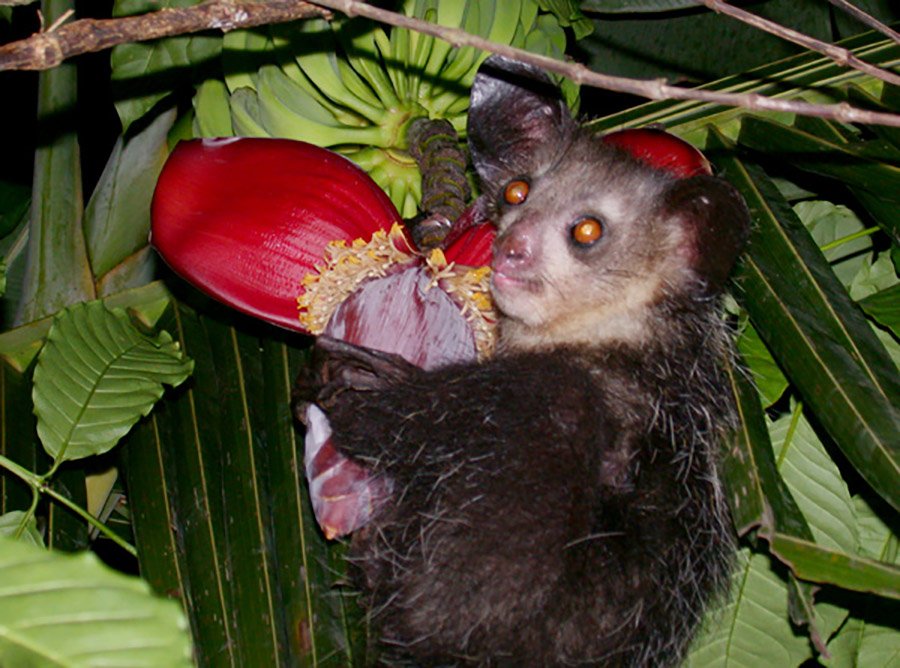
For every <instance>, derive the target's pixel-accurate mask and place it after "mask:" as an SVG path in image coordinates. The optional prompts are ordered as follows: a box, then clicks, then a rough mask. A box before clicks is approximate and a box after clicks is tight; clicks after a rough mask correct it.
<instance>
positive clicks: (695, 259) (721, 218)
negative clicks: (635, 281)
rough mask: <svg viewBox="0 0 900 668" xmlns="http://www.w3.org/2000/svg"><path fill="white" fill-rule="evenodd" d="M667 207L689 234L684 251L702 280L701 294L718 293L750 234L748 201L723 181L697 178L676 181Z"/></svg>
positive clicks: (705, 177) (703, 177) (700, 283)
mask: <svg viewBox="0 0 900 668" xmlns="http://www.w3.org/2000/svg"><path fill="white" fill-rule="evenodd" d="M665 207H666V209H667V211H668V213H669V215H671V216H673V217H676V218H678V219H679V221H680V223H681V224H682V225H683V226H684V229H685V230H686V231H687V235H686V238H685V241H684V242H683V243H684V246H683V247H682V248H681V251H682V254H683V256H684V257H685V258H687V261H688V265H689V266H690V268H691V269H692V270H693V271H694V272H695V273H696V275H697V278H698V279H700V281H699V282H698V287H699V289H700V291H701V293H702V294H703V295H705V296H711V295H714V294H716V293H718V292H719V291H720V290H721V289H722V287H723V286H724V285H725V281H726V280H727V279H728V274H729V273H731V269H732V267H733V266H734V263H735V261H736V260H737V258H738V256H739V255H740V254H741V251H743V249H744V246H745V244H746V243H747V237H748V236H749V234H750V214H749V212H748V211H747V205H746V204H745V203H744V199H743V198H742V197H741V196H740V194H739V193H738V192H737V190H735V189H734V187H733V186H732V185H731V184H729V183H728V182H726V181H723V180H722V179H719V178H715V177H713V176H694V177H692V178H688V179H679V180H677V181H674V182H673V184H672V186H671V188H670V189H669V191H668V193H666V196H665Z"/></svg>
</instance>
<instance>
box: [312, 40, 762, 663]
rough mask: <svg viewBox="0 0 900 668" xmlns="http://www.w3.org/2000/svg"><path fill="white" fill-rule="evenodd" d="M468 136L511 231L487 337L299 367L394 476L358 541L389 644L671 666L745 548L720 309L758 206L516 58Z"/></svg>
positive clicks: (342, 437) (348, 450) (495, 659)
mask: <svg viewBox="0 0 900 668" xmlns="http://www.w3.org/2000/svg"><path fill="white" fill-rule="evenodd" d="M468 133H469V146H470V149H471V153H472V160H473V163H474V165H475V168H476V170H477V171H478V175H479V177H480V180H481V188H482V193H483V195H482V199H481V200H480V203H479V206H484V207H485V211H486V213H487V214H488V215H489V216H490V217H491V218H492V219H493V220H494V221H495V222H496V225H497V228H498V235H497V239H496V242H495V246H494V260H493V264H492V270H493V272H492V294H493V299H494V302H495V305H496V307H497V308H498V310H499V312H500V314H501V320H500V324H499V328H500V329H499V337H500V338H499V346H498V348H499V349H498V352H497V354H496V355H495V356H494V357H493V358H491V359H489V360H487V361H484V362H481V363H471V364H463V365H455V366H448V367H445V368H440V369H436V370H431V371H424V370H421V369H418V368H416V367H414V366H412V365H408V364H404V363H402V361H398V360H397V359H395V358H393V357H392V356H388V355H384V354H379V353H377V352H374V351H367V350H364V349H360V348H355V347H353V346H349V345H347V344H343V343H341V342H338V341H334V340H327V339H323V340H320V342H319V343H318V345H317V350H316V354H315V360H316V362H315V364H314V365H313V367H312V368H311V369H309V370H307V371H306V372H305V373H303V374H301V378H300V379H299V380H298V390H297V396H298V400H299V401H300V402H301V403H302V402H307V401H314V402H316V403H318V404H319V405H320V406H321V407H322V408H323V409H324V410H325V411H326V413H327V415H328V419H329V421H330V424H331V428H332V433H333V436H332V438H333V442H334V444H335V446H336V447H337V448H338V450H339V451H340V452H341V453H342V454H344V455H346V456H349V457H351V458H353V459H355V460H357V461H359V462H361V463H362V464H364V465H365V466H366V467H367V468H368V469H369V470H370V471H371V472H372V473H373V474H374V475H377V476H385V477H386V478H388V479H389V480H390V482H391V485H392V489H393V496H392V498H391V500H390V501H389V502H388V503H387V504H386V506H385V507H384V508H382V509H381V510H380V511H379V513H378V515H377V516H376V517H375V518H374V519H373V520H372V522H371V523H370V524H369V525H368V526H366V527H365V528H364V529H363V530H361V531H359V532H357V533H356V534H355V535H354V537H353V539H352V544H351V549H350V558H351V559H352V561H353V562H354V564H355V565H356V567H357V568H358V572H359V583H360V585H361V587H362V588H363V589H364V590H365V595H366V599H365V600H366V603H367V606H368V608H369V610H370V612H371V616H372V622H373V625H374V628H375V630H376V631H377V633H378V635H379V637H380V639H381V641H382V643H383V646H384V647H385V648H386V649H385V653H384V655H383V656H384V657H385V659H384V660H385V661H388V662H390V661H395V660H396V661H397V662H401V661H409V662H412V663H417V664H420V665H428V666H432V665H498V666H499V665H504V666H505V665H509V666H568V665H572V666H578V665H601V666H665V665H674V664H677V663H678V662H679V661H680V660H681V659H682V658H683V656H684V653H685V651H686V648H687V645H688V644H689V642H690V641H691V639H692V638H693V635H694V632H695V631H696V627H697V625H698V622H699V620H700V618H701V616H702V614H703V613H704V611H705V608H706V605H707V603H708V602H709V600H710V599H711V597H713V596H715V595H716V594H717V593H720V592H721V591H722V589H723V587H725V585H726V581H727V579H728V575H729V563H730V556H731V552H732V549H733V544H732V537H731V531H730V527H729V521H728V517H727V509H726V504H725V500H724V498H723V492H722V489H721V485H720V482H719V477H718V473H717V451H718V450H719V448H720V446H721V441H722V438H723V436H724V434H725V433H726V432H727V430H728V429H729V428H730V427H731V426H732V422H733V407H732V401H731V393H730V391H729V390H728V389H727V388H726V385H725V383H724V381H723V376H722V372H721V365H722V360H723V358H724V357H725V356H726V355H727V354H728V336H727V332H726V328H725V326H724V325H723V322H722V319H721V316H720V313H719V308H718V307H719V293H720V291H721V289H722V286H723V283H724V282H725V280H726V278H727V275H728V272H729V271H730V269H731V266H732V264H733V262H734V260H735V257H736V256H737V255H738V253H739V252H740V249H741V247H742V245H743V242H744V239H745V237H746V233H747V213H746V209H745V207H744V205H743V203H742V201H741V200H740V197H739V196H738V195H737V194H736V193H735V192H734V191H733V189H732V188H731V187H730V186H728V185H727V184H726V183H724V182H722V181H720V180H718V179H716V178H713V177H708V176H698V177H692V178H686V179H678V178H675V177H674V176H672V175H671V174H669V173H667V172H665V171H662V170H658V169H654V168H651V167H649V166H647V165H645V164H643V163H641V162H639V161H638V160H636V159H634V158H633V157H632V156H631V155H629V154H627V153H626V152H624V151H622V150H621V149H617V148H613V147H610V146H607V145H605V144H604V143H602V142H601V141H600V140H599V139H598V138H596V137H594V136H592V135H591V134H590V133H588V132H587V131H585V130H583V129H581V128H579V127H578V126H577V124H576V123H575V122H574V121H573V120H572V119H571V117H570V114H569V112H568V110H567V108H566V107H565V105H564V104H563V103H562V102H561V101H560V99H559V96H558V92H557V90H556V89H555V88H554V87H553V86H552V85H551V84H550V83H549V81H548V80H547V79H546V77H544V76H543V75H542V74H540V73H537V72H536V71H534V70H533V69H531V68H528V67H526V66H522V65H517V64H515V63H512V62H510V61H506V60H503V59H498V58H491V59H489V60H488V61H487V63H486V65H485V66H484V67H483V68H482V70H481V72H480V73H479V75H478V77H477V79H476V81H475V84H474V87H473V92H472V104H471V109H470V115H469V129H468Z"/></svg>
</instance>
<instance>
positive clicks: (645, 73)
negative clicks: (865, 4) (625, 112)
mask: <svg viewBox="0 0 900 668" xmlns="http://www.w3.org/2000/svg"><path fill="white" fill-rule="evenodd" d="M657 4H658V1H654V2H653V3H652V4H648V5H647V11H652V10H654V5H657ZM679 4H680V5H681V6H683V3H679ZM692 4H696V3H692ZM582 7H583V8H584V9H586V10H593V9H594V7H593V6H590V5H584V4H583V5H582ZM671 8H672V9H676V8H679V7H678V6H675V5H673V6H672V7H671ZM666 9H668V8H666ZM753 11H754V13H758V14H760V15H762V16H764V17H766V18H768V19H771V20H773V21H775V22H776V23H780V24H782V25H787V26H790V27H792V28H795V29H798V30H801V31H802V32H804V33H806V34H807V35H811V36H813V37H817V38H819V39H823V40H828V41H830V40H831V36H832V35H831V23H830V16H829V14H830V12H829V8H828V6H827V5H826V4H825V3H817V2H804V3H798V2H797V1H796V0H768V1H767V2H762V3H754V6H753ZM615 13H616V14H617V15H616V16H604V15H603V14H601V15H599V16H597V17H596V18H595V17H592V18H595V20H594V32H593V33H592V34H591V35H590V36H588V37H587V38H586V39H583V40H582V41H581V42H579V43H578V47H579V51H584V52H586V53H587V56H588V62H587V64H588V65H589V66H590V67H592V69H595V70H597V71H600V72H606V73H608V74H617V75H621V76H632V77H639V78H656V77H660V76H665V77H669V78H672V79H676V80H685V79H686V80H688V81H695V82H696V81H698V80H699V81H709V80H711V79H715V78H718V77H722V76H727V75H730V74H736V73H744V72H746V71H747V70H749V69H751V68H753V67H758V66H760V65H763V64H765V63H770V62H773V61H776V60H779V59H782V58H787V57H788V56H791V55H794V54H796V53H798V52H799V51H800V48H799V47H797V46H795V45H793V44H791V43H789V42H786V41H785V40H782V39H780V38H778V37H775V36H773V35H769V34H767V33H764V32H762V31H760V30H758V29H757V28H754V27H751V26H748V25H746V24H744V23H741V22H740V21H736V20H735V19H732V18H730V17H728V16H724V15H719V14H716V13H714V12H710V11H708V10H705V9H699V10H697V11H686V12H680V13H677V14H668V13H662V14H654V15H650V16H646V15H641V14H638V13H634V14H632V15H627V14H624V13H623V12H622V8H621V7H620V8H619V9H618V10H617V11H615ZM736 44H740V45H741V47H742V48H739V49H738V48H735V45H736ZM779 69H780V70H783V69H784V68H783V67H781V68H779Z"/></svg>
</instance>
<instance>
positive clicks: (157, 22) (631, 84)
mask: <svg viewBox="0 0 900 668" xmlns="http://www.w3.org/2000/svg"><path fill="white" fill-rule="evenodd" d="M316 5H317V6H318V7H316ZM321 7H326V8H329V9H336V10H338V11H340V12H342V13H344V14H347V15H348V16H365V17H367V18H371V19H374V20H376V21H379V22H381V23H386V24H388V25H392V26H399V27H401V28H408V29H410V30H415V31H417V32H421V33H425V34H428V35H432V36H434V37H437V38H439V39H442V40H444V41H446V42H449V43H450V44H452V45H453V46H457V47H458V46H472V47H475V48H477V49H482V50H484V51H488V52H491V53H498V54H501V55H504V56H507V57H508V58H513V59H515V60H518V61H521V62H524V63H529V64H531V65H534V66H535V67H540V68H542V69H545V70H547V71H549V72H555V73H557V74H560V75H562V76H564V77H567V78H569V79H572V80H573V81H575V82H576V83H580V84H584V85H586V86H593V87H596V88H604V89H606V90H612V91H617V92H622V93H630V94H632V95H638V96H640V97H644V98H647V99H650V100H667V99H670V100H695V101H700V102H711V103H714V104H721V105H724V106H730V107H743V108H746V109H753V110H763V111H782V112H787V113H794V114H800V115H804V116H817V117H820V118H828V119H832V120H837V121H842V122H845V123H870V124H875V125H890V126H895V127H900V115H897V114H890V113H883V112H875V111H867V110H863V109H858V108H856V107H852V106H850V105H849V104H846V103H840V104H835V105H819V104H811V103H809V102H802V101H797V100H785V99H777V98H771V97H766V96H763V95H758V94H753V93H750V94H746V93H743V94H741V93H721V92H717V91H713V90H705V89H692V88H680V87H678V86H671V85H669V84H667V83H666V82H665V80H664V79H655V80H653V79H645V80H640V79H628V78H626V77H616V76H611V75H606V74H600V73H598V72H592V71H591V70H589V69H587V68H586V67H584V66H583V65H579V64H575V63H567V62H563V61H559V60H554V59H553V58H549V57H547V56H540V55H537V54H534V53H530V52H528V51H524V50H523V49H517V48H515V47H512V46H508V45H506V44H497V43H495V42H491V41H489V40H486V39H484V38H482V37H478V36H476V35H470V34H469V33H467V32H465V31H464V30H461V29H459V28H449V27H446V26H441V25H437V24H434V23H429V22H427V21H422V20H420V19H416V18H412V17H408V16H404V15H402V14H397V13H395V12H389V11H387V10H384V9H379V8H378V7H373V6H371V5H368V4H365V3H363V2H358V1H357V0H319V1H317V2H312V3H307V2H301V1H300V0H271V1H270V2H260V3H253V2H248V3H235V2H229V0H213V1H212V2H209V3H206V4H202V5H197V6H194V7H189V8H185V9H163V10H160V11H158V12H153V13H150V14H143V15H141V16H133V17H125V18H120V19H106V20H94V19H81V20H79V21H74V22H73V23H70V24H68V25H65V26H62V27H61V28H59V29H58V30H56V31H55V32H53V33H40V34H38V35H33V36H32V37H29V38H27V39H24V40H20V41H18V42H12V43H10V44H7V45H5V46H0V70H9V69H18V70H23V69H32V70H35V69H37V70H40V69H49V68H51V67H54V66H55V65H58V64H59V63H60V62H62V61H63V60H65V59H66V58H69V57H71V56H74V55H77V54H80V53H87V52H90V51H99V50H101V49H104V48H108V47H111V46H115V45H117V44H124V43H127V42H135V41H144V40H148V39H155V38H158V37H171V36H174V35H182V34H186V33H191V32H199V31H201V30H215V29H218V30H223V31H228V30H234V29H236V28H247V27H252V26H257V25H265V24H269V23H280V22H286V21H292V20H295V19H299V18H306V17H309V16H327V14H326V13H325V12H323V10H322V9H321Z"/></svg>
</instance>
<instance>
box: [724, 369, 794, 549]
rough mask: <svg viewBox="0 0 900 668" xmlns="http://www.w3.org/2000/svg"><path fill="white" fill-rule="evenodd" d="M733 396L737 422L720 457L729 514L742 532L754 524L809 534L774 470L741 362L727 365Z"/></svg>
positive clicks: (758, 408)
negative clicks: (726, 448) (725, 449)
mask: <svg viewBox="0 0 900 668" xmlns="http://www.w3.org/2000/svg"><path fill="white" fill-rule="evenodd" d="M725 371H726V373H727V377H728V380H729V383H730V385H731V387H730V389H731V392H732V393H733V394H734V396H735V399H736V406H737V410H738V418H739V423H738V424H739V428H738V430H737V433H736V434H735V438H734V443H733V447H732V448H731V449H729V451H728V455H727V456H726V457H725V459H724V466H723V477H724V479H725V482H726V487H727V489H728V490H729V492H730V501H731V509H732V515H733V517H734V521H735V525H736V527H737V529H738V532H739V533H740V534H741V535H743V534H744V533H746V532H747V531H748V530H749V529H750V528H752V527H763V529H764V530H765V531H776V530H778V531H783V532H785V533H791V534H795V535H798V536H801V537H804V538H806V537H809V538H811V537H812V533H811V532H810V530H809V527H808V526H807V524H806V519H805V518H804V517H803V515H802V513H801V512H800V509H799V508H798V507H797V503H796V502H795V501H794V498H793V497H792V496H791V492H790V490H788V488H787V485H785V482H784V480H783V479H782V478H781V475H780V474H779V472H778V468H777V465H776V462H775V458H774V456H773V453H772V444H771V442H770V441H769V434H768V431H767V429H766V423H765V418H764V414H763V411H762V406H761V405H760V402H759V394H758V392H757V391H756V389H755V388H754V387H753V383H752V380H751V379H749V378H747V377H746V375H745V373H744V370H743V369H742V368H740V367H739V366H738V367H735V366H734V364H728V365H727V366H726V369H725Z"/></svg>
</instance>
